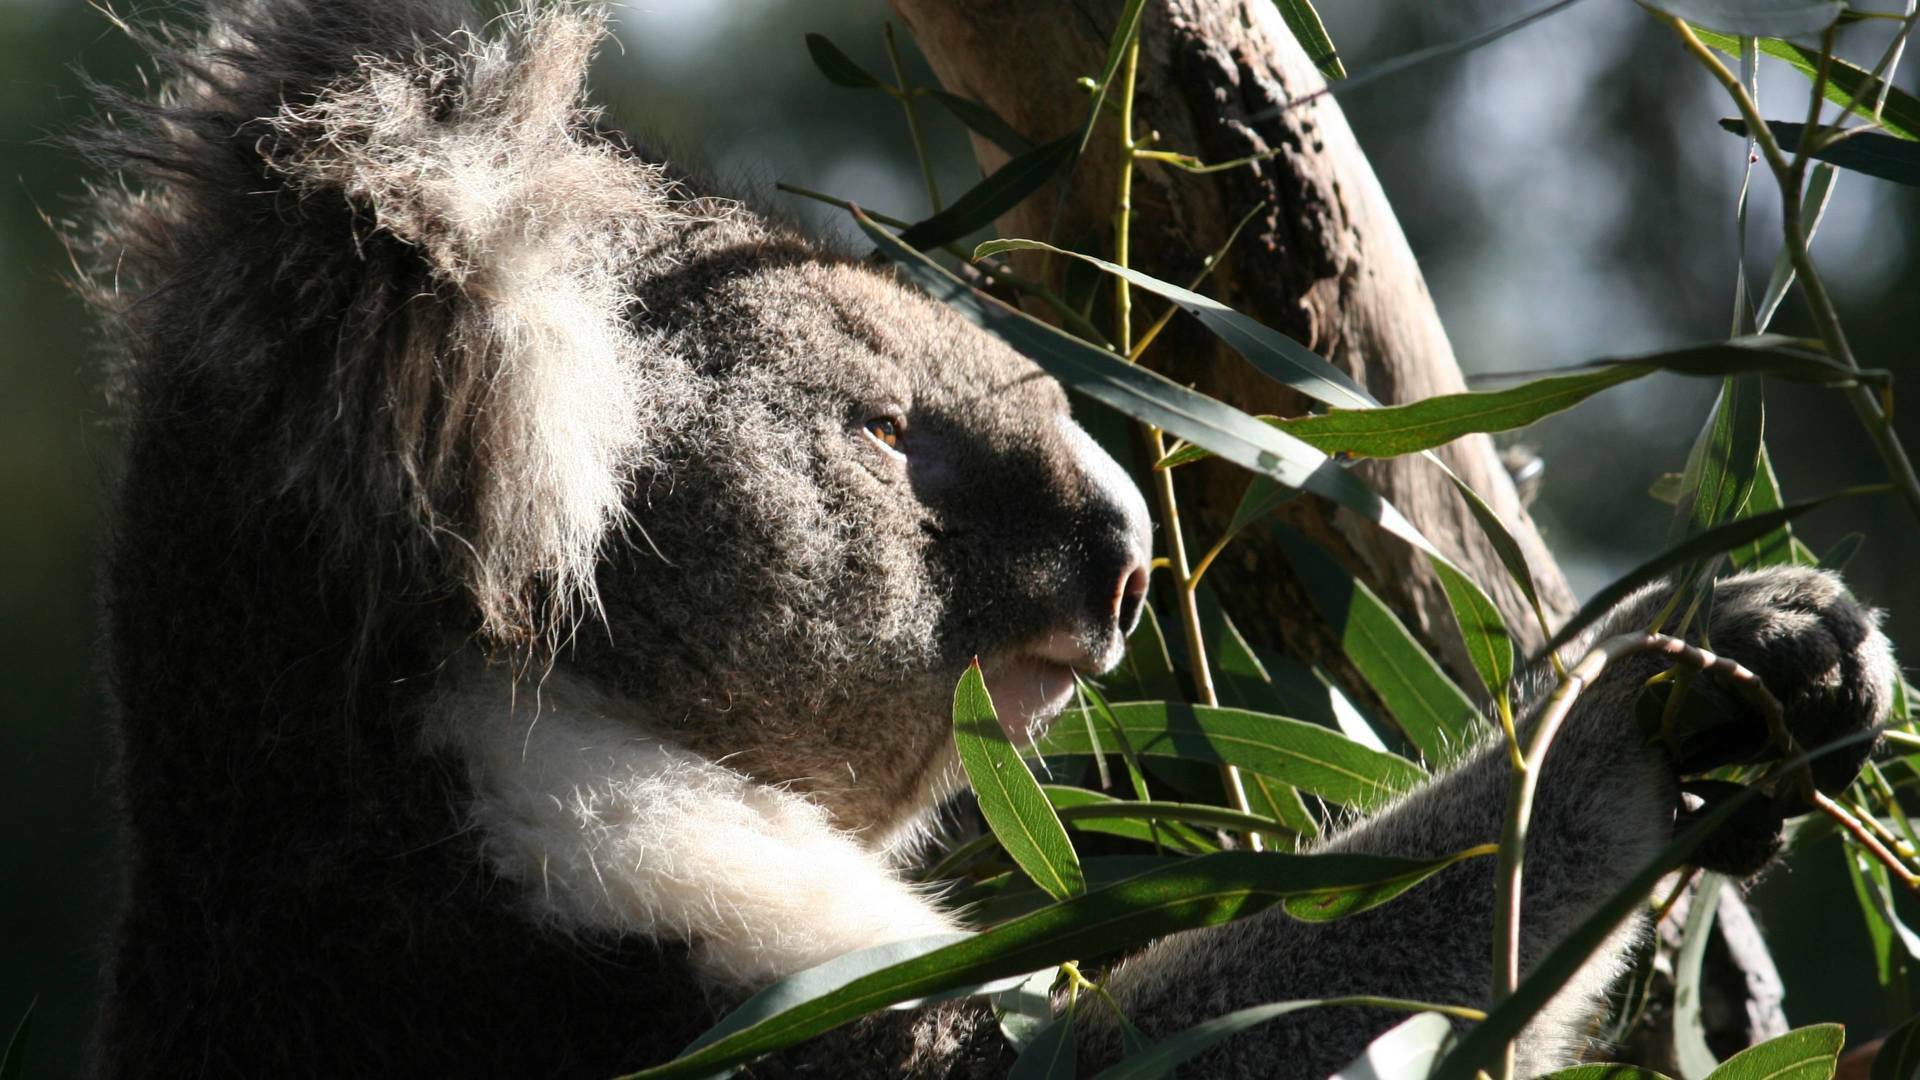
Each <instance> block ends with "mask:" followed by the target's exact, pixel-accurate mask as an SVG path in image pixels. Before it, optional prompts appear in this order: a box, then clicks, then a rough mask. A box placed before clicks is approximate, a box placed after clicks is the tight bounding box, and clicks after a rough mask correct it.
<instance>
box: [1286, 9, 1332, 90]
mask: <svg viewBox="0 0 1920 1080" xmlns="http://www.w3.org/2000/svg"><path fill="white" fill-rule="evenodd" d="M1273 6H1274V7H1276V8H1279V9H1280V18H1281V19H1282V20H1283V21H1285V22H1286V24H1287V29H1288V30H1290V31H1292V32H1293V39H1294V40H1295V41H1297V42H1299V43H1300V49H1301V51H1302V52H1304V53H1306V54H1307V59H1309V60H1311V61H1313V66H1314V67H1316V68H1319V69H1320V74H1321V75H1323V76H1325V77H1326V78H1328V79H1344V78H1346V77H1347V68H1346V65H1344V64H1342V63H1341V62H1340V54H1339V53H1338V52H1336V51H1334V48H1333V39H1331V38H1329V37H1328V36H1327V27H1326V24H1325V23H1323V22H1321V21H1320V13H1319V12H1317V11H1315V10H1313V4H1312V2H1311V0H1273Z"/></svg>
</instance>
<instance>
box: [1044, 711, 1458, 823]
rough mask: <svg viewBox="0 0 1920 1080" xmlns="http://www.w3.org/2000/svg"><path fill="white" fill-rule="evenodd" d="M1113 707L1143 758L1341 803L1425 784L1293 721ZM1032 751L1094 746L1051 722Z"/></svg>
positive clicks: (1390, 761)
mask: <svg viewBox="0 0 1920 1080" xmlns="http://www.w3.org/2000/svg"><path fill="white" fill-rule="evenodd" d="M1112 709H1113V715H1114V718H1115V720H1117V721H1118V722H1119V724H1120V726H1121V727H1122V728H1123V729H1124V730H1125V731H1126V733H1127V739H1128V741H1129V742H1131V743H1132V744H1133V747H1134V749H1135V750H1136V751H1137V752H1139V753H1140V754H1142V755H1145V756H1152V757H1177V758H1186V759H1188V760H1192V761H1205V762H1209V763H1211V764H1216V765H1237V766H1239V767H1241V768H1243V769H1247V770H1250V771H1252V772H1257V773H1260V774H1262V775H1264V776H1271V777H1273V778H1274V779H1276V780H1280V781H1283V782H1285V783H1288V784H1291V785H1293V786H1294V787H1297V788H1299V789H1300V790H1301V791H1304V792H1308V793H1310V794H1313V795H1318V796H1320V797H1321V798H1324V799H1326V800H1328V801H1330V802H1335V803H1339V804H1341V805H1343V806H1370V805H1374V804H1377V803H1379V802H1381V801H1382V800H1384V799H1386V798H1389V797H1391V796H1393V795H1398V794H1401V793H1403V792H1406V791H1409V790H1411V789H1412V788H1413V787H1414V786H1415V785H1417V784H1419V783H1420V782H1421V781H1422V780H1424V779H1426V772H1425V771H1424V770H1423V769H1421V768H1420V766H1418V765H1415V764H1414V763H1413V762H1411V761H1408V760H1407V759H1406V758H1403V757H1400V756H1398V755H1395V754H1387V753H1382V752H1381V751H1378V750H1372V749H1369V748H1367V747H1365V746H1362V745H1360V744H1359V743H1356V742H1354V741H1353V740H1351V739H1348V738H1347V737H1346V736H1344V735H1341V734H1339V733H1338V732H1335V731H1329V730H1327V729H1326V728H1323V727H1321V726H1320V725H1318V724H1310V723H1307V722H1306V721H1304V720H1295V719H1293V718H1291V717H1286V716H1272V715H1268V714H1266V713H1254V712H1247V711H1245V710H1242V709H1217V708H1210V707H1208V706H1205V705H1188V704H1185V703H1184V702H1177V701H1129V702H1118V703H1115V704H1114V705H1113V706H1112ZM1034 750H1035V752H1036V753H1040V754H1088V753H1092V752H1093V747H1092V745H1091V744H1090V743H1089V742H1088V739H1087V734H1086V731H1085V729H1084V728H1083V727H1082V726H1081V725H1078V724H1056V725H1054V727H1053V729H1052V730H1050V731H1048V732H1047V734H1046V735H1045V736H1043V737H1042V738H1041V739H1040V741H1039V742H1037V743H1035V744H1034Z"/></svg>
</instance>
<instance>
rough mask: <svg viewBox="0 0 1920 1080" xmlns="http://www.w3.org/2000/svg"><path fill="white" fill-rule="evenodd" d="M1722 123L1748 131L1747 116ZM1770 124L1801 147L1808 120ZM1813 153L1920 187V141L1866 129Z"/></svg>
mask: <svg viewBox="0 0 1920 1080" xmlns="http://www.w3.org/2000/svg"><path fill="white" fill-rule="evenodd" d="M1720 126H1721V127H1723V128H1726V129H1727V130H1728V131H1731V132H1733V133H1734V134H1735V135H1745V134H1746V133H1747V122H1746V121H1745V120H1740V119H1737V118H1733V117H1728V118H1726V119H1723V120H1721V121H1720ZM1767 127H1768V128H1769V129H1771V130H1772V131H1773V137H1774V140H1775V141H1777V142H1778V143H1779V144H1780V148H1781V149H1782V150H1785V151H1787V152H1789V153H1793V152H1795V151H1798V150H1799V149H1800V140H1801V136H1802V134H1803V133H1804V132H1805V130H1806V125H1805V124H1797V123H1793V122H1792V121H1788V120H1769V121H1767ZM1812 156H1813V157H1816V158H1819V159H1820V160H1821V161H1830V162H1832V163H1833V164H1835V165H1838V166H1839V167H1840V168H1842V169H1852V170H1853V171H1854V172H1857V173H1864V174H1866V175H1868V176H1877V177H1879V178H1880V179H1882V180H1891V181H1893V182H1894V183H1896V184H1906V185H1907V186H1909V187H1920V143H1915V142H1912V141H1910V140H1907V139H1901V138H1896V137H1895V136H1892V135H1882V134H1880V133H1879V132H1877V131H1863V132H1860V133H1858V134H1854V135H1849V136H1847V137H1846V138H1845V139H1842V140H1841V141H1839V142H1835V143H1827V144H1825V145H1823V146H1821V147H1820V148H1819V149H1817V150H1814V151H1813V152H1812Z"/></svg>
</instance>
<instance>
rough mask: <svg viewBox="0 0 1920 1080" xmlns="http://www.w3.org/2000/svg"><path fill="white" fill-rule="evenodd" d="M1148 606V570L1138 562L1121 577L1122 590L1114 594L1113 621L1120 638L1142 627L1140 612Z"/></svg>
mask: <svg viewBox="0 0 1920 1080" xmlns="http://www.w3.org/2000/svg"><path fill="white" fill-rule="evenodd" d="M1146 606H1147V568H1146V567H1144V566H1142V565H1140V564H1139V563H1138V562H1136V563H1134V564H1133V565H1132V566H1130V567H1128V568H1127V569H1126V570H1125V571H1124V572H1122V574H1121V576H1120V588H1119V589H1118V590H1117V591H1115V592H1114V594H1113V621H1114V625H1115V626H1117V627H1118V628H1119V630H1120V636H1121V637H1126V636H1127V635H1129V634H1131V633H1133V628H1134V627H1136V626H1138V625H1140V611H1141V609H1142V608H1144V607H1146Z"/></svg>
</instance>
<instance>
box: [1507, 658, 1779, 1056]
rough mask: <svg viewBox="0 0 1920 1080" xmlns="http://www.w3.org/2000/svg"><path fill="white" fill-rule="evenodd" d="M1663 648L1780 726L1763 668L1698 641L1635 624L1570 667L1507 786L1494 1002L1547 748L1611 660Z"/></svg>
mask: <svg viewBox="0 0 1920 1080" xmlns="http://www.w3.org/2000/svg"><path fill="white" fill-rule="evenodd" d="M1643 652H1651V653H1660V654H1663V655H1666V656H1670V657H1672V658H1673V660H1674V662H1675V663H1676V664H1679V665H1685V666H1686V667H1688V668H1689V669H1691V670H1693V671H1694V672H1696V673H1699V674H1706V673H1712V674H1716V675H1719V676H1721V677H1722V678H1724V679H1725V680H1727V681H1728V682H1729V683H1731V684H1732V685H1733V688H1734V689H1735V690H1736V691H1737V692H1739V693H1740V694H1741V696H1742V697H1745V698H1746V699H1747V700H1748V702H1749V703H1751V704H1752V705H1754V706H1755V707H1756V708H1757V709H1758V710H1759V711H1760V713H1761V715H1762V716H1763V717H1764V718H1766V720H1767V727H1768V730H1769V731H1774V730H1783V729H1784V720H1783V718H1782V713H1781V709H1780V702H1779V701H1778V700H1777V699H1775V698H1774V696H1773V695H1772V694H1771V693H1770V692H1768V690H1767V688H1766V686H1764V685H1763V684H1762V683H1761V682H1760V678H1759V676H1757V675H1755V674H1754V673H1753V672H1751V671H1748V670H1747V669H1746V668H1744V667H1742V666H1740V664H1738V663H1737V662H1735V661H1733V660H1731V659H1728V658H1727V657H1724V656H1716V655H1714V654H1713V653H1710V652H1707V651H1706V650H1704V649H1701V648H1699V647H1697V646H1694V645H1689V644H1688V643H1686V642H1684V641H1682V640H1680V639H1679V638H1675V637H1669V636H1667V635H1665V634H1655V633H1650V632H1647V631H1635V632H1633V633H1628V634H1620V635H1618V636H1615V637H1611V638H1608V639H1607V640H1605V641H1603V642H1601V643H1600V644H1598V645H1596V646H1594V648H1593V649H1592V650H1591V651H1590V652H1588V653H1587V655H1586V656H1584V657H1583V658H1581V660H1580V662H1579V663H1578V664H1575V665H1574V666H1573V668H1572V669H1571V670H1569V671H1568V672H1567V674H1566V676H1565V677H1564V678H1562V679H1561V680H1560V685H1559V686H1558V687H1557V688H1556V689H1555V690H1554V692H1553V696H1552V697H1550V698H1548V699H1547V703H1546V705H1545V706H1544V707H1543V708H1542V709H1541V711H1540V718H1539V720H1537V721H1536V722H1535V724H1534V728H1533V734H1532V738H1531V739H1530V740H1529V741H1528V744H1527V753H1526V762H1525V766H1524V768H1522V769H1520V770H1518V772H1517V774H1516V776H1515V782H1514V784H1513V785H1512V786H1511V787H1510V788H1508V791H1507V817H1506V823H1505V826H1504V828H1503V829H1502V831H1501V835H1500V866H1499V870H1498V876H1497V878H1496V881H1495V885H1494V907H1493V1002H1494V1004H1495V1005H1498V1004H1499V1003H1500V1002H1501V1001H1504V1000H1505V999H1506V998H1507V997H1509V996H1511V995H1512V993H1513V990H1514V987H1516V986H1518V985H1519V982H1520V895H1521V882H1522V878H1523V877H1524V871H1525V856H1526V846H1527V828H1528V825H1529V822H1530V820H1531V818H1532V815H1533V800H1534V795H1535V793H1536V791H1537V790H1538V788H1539V786H1540V775H1541V773H1542V772H1543V771H1544V766H1545V763H1546V757H1547V751H1548V750H1550V749H1551V748H1552V746H1553V740H1554V737H1555V736H1556V735H1558V734H1559V731H1560V727H1561V725H1562V724H1563V723H1565V722H1566V719H1567V716H1568V715H1569V714H1570V713H1571V712H1572V711H1573V706H1574V704H1575V702H1577V701H1578V700H1579V697H1580V695H1581V693H1583V692H1584V691H1585V690H1586V688H1587V687H1589V686H1592V685H1593V684H1594V683H1595V682H1596V681H1598V679H1599V678H1600V676H1601V674H1602V673H1604V672H1605V671H1606V669H1607V667H1608V666H1609V665H1611V664H1612V663H1614V662H1615V661H1618V660H1620V659H1622V658H1623V657H1627V656H1631V655H1633V654H1635V653H1643ZM1513 1061H1514V1052H1513V1044H1511V1043H1509V1044H1508V1045H1507V1049H1506V1055H1505V1063H1504V1065H1503V1066H1502V1071H1501V1074H1500V1075H1501V1076H1502V1077H1503V1078H1505V1077H1511V1076H1512V1075H1513Z"/></svg>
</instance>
